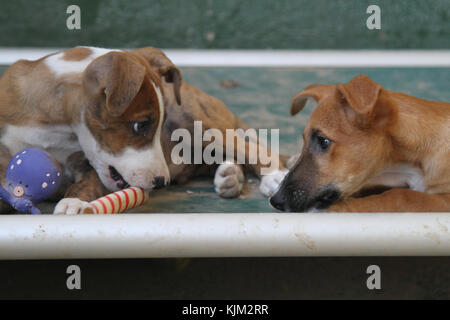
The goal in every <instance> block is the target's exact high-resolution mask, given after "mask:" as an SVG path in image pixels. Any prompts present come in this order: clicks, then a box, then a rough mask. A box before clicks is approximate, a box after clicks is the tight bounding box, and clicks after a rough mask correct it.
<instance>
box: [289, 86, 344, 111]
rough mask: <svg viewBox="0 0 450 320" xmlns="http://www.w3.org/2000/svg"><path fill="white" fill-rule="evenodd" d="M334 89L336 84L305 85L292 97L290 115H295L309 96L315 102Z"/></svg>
mask: <svg viewBox="0 0 450 320" xmlns="http://www.w3.org/2000/svg"><path fill="white" fill-rule="evenodd" d="M335 89H336V86H335V85H333V84H313V85H310V86H308V87H306V89H305V90H303V91H300V92H299V93H297V95H296V96H295V97H294V99H292V102H291V115H292V116H293V115H296V114H297V113H299V112H300V111H302V110H303V108H304V107H305V104H306V101H307V100H308V99H309V98H312V99H314V100H315V101H316V102H319V101H320V100H322V99H323V98H324V97H326V96H327V95H329V94H331V93H332V92H333V91H334V90H335Z"/></svg>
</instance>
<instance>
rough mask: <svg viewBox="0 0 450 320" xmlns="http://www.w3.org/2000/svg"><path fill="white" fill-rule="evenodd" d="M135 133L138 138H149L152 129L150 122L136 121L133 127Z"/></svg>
mask: <svg viewBox="0 0 450 320" xmlns="http://www.w3.org/2000/svg"><path fill="white" fill-rule="evenodd" d="M132 128H133V133H134V134H135V135H138V136H143V137H145V136H147V135H148V134H149V132H150V129H151V128H152V123H151V122H150V121H136V122H133V125H132Z"/></svg>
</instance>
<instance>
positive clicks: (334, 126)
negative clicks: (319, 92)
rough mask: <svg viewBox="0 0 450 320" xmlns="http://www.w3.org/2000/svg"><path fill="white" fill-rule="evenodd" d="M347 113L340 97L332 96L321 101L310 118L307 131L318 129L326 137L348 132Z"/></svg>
mask: <svg viewBox="0 0 450 320" xmlns="http://www.w3.org/2000/svg"><path fill="white" fill-rule="evenodd" d="M346 125H347V121H346V119H345V112H344V108H343V105H342V102H341V101H340V100H339V99H338V97H335V96H330V97H327V98H324V99H323V100H322V101H320V102H319V103H318V105H317V107H316V108H315V109H314V110H313V112H312V113H311V115H310V117H309V121H308V125H307V130H308V131H311V130H313V129H318V130H320V131H322V132H323V133H324V134H326V135H334V134H336V133H337V132H346V131H348V130H347V129H346V128H345V126H346ZM330 138H332V137H330Z"/></svg>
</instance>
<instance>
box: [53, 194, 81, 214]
mask: <svg viewBox="0 0 450 320" xmlns="http://www.w3.org/2000/svg"><path fill="white" fill-rule="evenodd" d="M87 207H89V202H86V201H83V200H80V199H78V198H64V199H62V200H60V201H59V202H58V204H57V205H56V207H55V210H53V214H56V215H63V214H65V215H76V214H82V213H83V210H84V209H85V208H87Z"/></svg>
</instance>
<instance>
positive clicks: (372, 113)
mask: <svg viewBox="0 0 450 320" xmlns="http://www.w3.org/2000/svg"><path fill="white" fill-rule="evenodd" d="M337 88H338V90H339V92H340V93H341V94H342V96H343V98H344V99H345V101H346V102H347V104H346V105H345V106H344V108H345V112H346V115H347V118H348V119H349V120H350V122H352V123H354V124H355V125H357V126H359V127H361V128H367V127H369V126H372V125H378V126H383V125H384V124H386V123H388V122H389V120H390V118H391V116H392V113H393V107H392V105H391V104H390V103H389V101H388V99H385V98H381V92H382V89H383V88H382V87H381V86H380V85H379V84H377V83H375V82H374V81H372V80H371V79H370V78H369V77H367V76H366V75H363V74H360V75H359V76H357V77H356V78H353V79H352V80H351V81H350V82H348V83H346V84H338V85H337Z"/></svg>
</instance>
